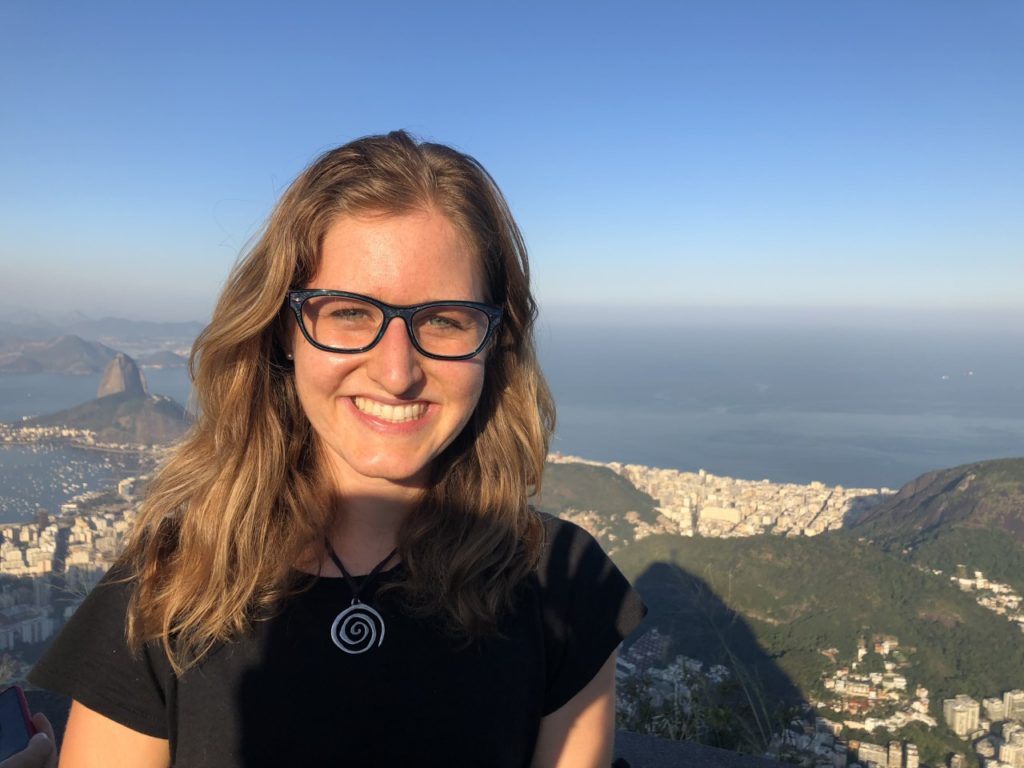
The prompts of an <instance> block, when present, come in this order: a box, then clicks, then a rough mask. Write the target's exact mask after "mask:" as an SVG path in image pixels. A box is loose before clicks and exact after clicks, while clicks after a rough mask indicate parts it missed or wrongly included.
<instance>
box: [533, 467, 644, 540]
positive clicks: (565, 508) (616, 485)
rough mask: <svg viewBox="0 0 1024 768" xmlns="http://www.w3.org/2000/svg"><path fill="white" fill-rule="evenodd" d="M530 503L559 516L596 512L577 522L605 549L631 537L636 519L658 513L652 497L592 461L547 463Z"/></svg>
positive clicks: (638, 521) (632, 536) (639, 521)
mask: <svg viewBox="0 0 1024 768" xmlns="http://www.w3.org/2000/svg"><path fill="white" fill-rule="evenodd" d="M533 504H534V506H536V507H537V508H538V509H540V510H542V511H544V512H548V513H550V514H552V515H558V516H561V517H570V518H572V517H574V516H575V515H576V514H578V513H584V512H593V513H596V514H595V515H594V516H593V517H594V519H593V520H590V521H582V520H577V522H581V523H583V524H585V527H587V528H588V529H590V530H591V532H592V533H593V534H594V535H595V536H596V537H597V539H598V541H600V542H601V544H602V545H603V546H604V547H605V549H606V550H607V551H608V552H614V551H616V550H618V549H619V548H621V547H622V546H623V544H624V543H626V542H630V541H632V540H633V538H634V536H635V531H636V528H635V526H636V524H637V523H641V522H645V523H653V522H654V521H655V520H657V517H658V512H657V510H656V509H655V507H656V502H655V501H654V499H652V498H651V497H650V496H648V495H647V494H646V493H643V492H642V491H639V490H637V488H636V487H635V486H634V485H633V484H632V483H631V482H629V480H627V479H626V478H624V477H622V476H621V475H618V474H616V473H615V472H613V471H612V470H610V469H609V468H608V467H600V466H594V465H591V464H558V463H549V464H548V465H547V466H546V468H545V469H544V484H543V487H542V488H541V494H540V495H539V496H537V497H535V498H534V499H533ZM598 521H599V524H598Z"/></svg>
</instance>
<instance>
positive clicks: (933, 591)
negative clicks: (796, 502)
mask: <svg viewBox="0 0 1024 768" xmlns="http://www.w3.org/2000/svg"><path fill="white" fill-rule="evenodd" d="M615 560H616V562H617V563H618V565H619V567H620V568H621V569H622V570H623V572H624V573H625V574H626V575H627V576H628V577H629V578H630V579H631V580H632V581H633V582H634V584H635V585H636V586H637V588H638V589H639V590H640V592H641V594H642V595H643V597H644V599H645V601H646V602H647V603H648V606H649V607H650V614H649V616H648V620H647V621H646V623H645V627H646V628H647V629H649V628H651V627H652V626H653V627H658V628H659V629H660V630H662V631H663V632H667V633H668V634H670V635H671V636H672V638H673V641H674V643H675V648H674V651H673V652H675V653H683V654H685V655H687V656H692V657H695V658H701V659H704V660H706V661H709V662H710V661H725V662H726V663H729V662H728V655H729V654H733V655H735V656H737V657H738V658H739V659H740V660H741V661H742V662H744V663H746V664H747V665H748V666H751V667H754V668H755V669H756V668H757V667H758V666H759V665H760V666H761V667H762V668H763V667H764V664H763V663H762V662H763V659H764V658H765V657H766V656H767V657H770V658H771V659H772V661H773V662H774V664H777V665H778V667H779V668H780V669H781V670H782V671H783V672H784V673H785V674H786V675H787V676H788V677H789V678H790V679H792V680H793V681H795V682H797V683H798V684H799V686H800V688H801V689H803V692H804V695H809V694H811V693H812V692H813V691H814V689H815V686H816V684H817V681H818V679H819V676H820V673H821V672H822V671H823V670H824V669H826V667H827V665H828V659H827V658H826V657H825V656H824V655H823V654H822V651H824V650H826V649H828V648H836V649H838V650H839V653H840V656H841V657H851V656H853V654H854V649H855V644H856V642H857V640H858V638H860V637H865V636H866V637H869V638H870V636H871V635H872V634H875V633H878V634H891V635H895V636H898V637H899V639H900V643H901V645H903V646H907V647H912V648H914V649H916V650H915V651H914V654H913V661H914V664H913V668H912V669H913V671H912V672H910V673H908V679H909V680H910V682H911V683H923V684H924V685H926V686H927V687H928V688H929V689H930V690H931V691H932V694H933V697H938V700H941V698H942V697H944V696H952V695H954V694H956V693H965V692H967V693H970V694H971V695H974V696H993V695H997V694H1000V693H1001V692H1002V691H1004V690H1007V689H1008V688H1013V687H1024V643H1022V642H1021V634H1020V631H1019V630H1018V629H1017V628H1016V626H1015V625H1013V624H1011V623H1010V622H1008V621H1007V620H1006V618H1005V617H1003V616H998V615H995V614H993V613H991V612H989V611H987V610H986V609H984V608H982V607H981V606H979V605H978V604H977V603H976V602H975V601H974V599H973V597H972V596H970V595H968V594H965V593H962V592H960V591H959V590H957V589H955V588H953V587H951V585H950V583H949V579H948V578H946V577H943V576H937V575H935V574H932V573H930V572H927V571H924V570H922V569H920V568H916V567H915V566H914V565H912V564H911V563H908V562H906V561H904V560H902V559H900V558H896V557H893V556H891V555H888V554H886V553H884V552H882V551H881V550H879V549H878V548H877V547H875V546H873V545H871V544H870V543H869V542H866V541H857V540H856V539H850V538H849V537H845V536H838V535H833V534H825V535H822V536H817V537H814V538H786V537H781V536H770V535H767V536H755V537H747V538H731V539H712V538H701V537H679V536H668V535H664V536H652V537H649V538H645V539H642V540H641V541H638V542H635V543H634V544H632V545H630V546H628V547H626V548H624V549H623V550H622V551H620V552H619V553H618V554H617V555H616V556H615ZM726 649H728V650H726ZM730 666H735V665H734V664H730ZM765 682H766V683H768V682H776V683H777V681H765ZM773 687H774V686H773Z"/></svg>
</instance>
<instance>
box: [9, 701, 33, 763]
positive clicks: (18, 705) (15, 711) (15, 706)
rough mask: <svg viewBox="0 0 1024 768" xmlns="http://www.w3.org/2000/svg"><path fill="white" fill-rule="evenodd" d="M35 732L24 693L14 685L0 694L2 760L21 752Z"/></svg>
mask: <svg viewBox="0 0 1024 768" xmlns="http://www.w3.org/2000/svg"><path fill="white" fill-rule="evenodd" d="M35 732H36V729H35V726H34V725H32V716H31V715H30V714H29V712H28V702H27V701H25V693H24V691H22V690H21V688H20V687H19V686H17V685H12V686H11V687H10V688H8V689H7V690H5V691H4V692H3V693H0V760H6V759H7V758H8V757H10V756H11V755H14V754H17V753H18V752H21V750H23V749H24V748H25V747H27V746H28V740H29V739H31V738H32V737H33V736H34V735H35Z"/></svg>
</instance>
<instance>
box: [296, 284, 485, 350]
mask: <svg viewBox="0 0 1024 768" xmlns="http://www.w3.org/2000/svg"><path fill="white" fill-rule="evenodd" d="M396 319H398V318H396ZM302 320H303V323H305V326H306V330H307V331H308V332H309V334H310V336H312V337H313V339H314V340H315V341H316V343H317V344H321V345H323V346H325V347H330V348H332V349H337V350H339V351H345V350H355V349H362V348H363V347H367V346H369V345H370V344H372V343H373V340H374V339H376V338H377V334H378V333H379V332H380V328H381V325H382V324H383V322H384V313H383V312H382V311H381V310H380V308H379V307H376V306H374V305H373V304H370V303H369V302H366V301H360V300H359V299H351V298H345V297H341V296H313V297H311V298H309V299H307V300H306V301H305V302H304V303H303V305H302ZM399 322H401V321H400V320H399ZM411 325H412V331H413V333H414V334H415V336H416V342H417V343H418V344H419V345H420V347H421V348H422V349H423V351H424V352H428V353H429V354H432V355H440V356H443V357H460V356H462V355H470V354H473V353H474V352H476V351H477V350H478V349H479V348H480V345H481V344H482V343H483V340H484V337H485V336H486V335H487V325H488V318H487V314H486V313H485V312H482V311H481V310H479V309H474V308H473V307H460V306H457V305H449V304H441V305H437V306H432V307H424V308H423V309H421V310H419V311H418V312H416V313H415V314H414V315H413V316H412V323H411Z"/></svg>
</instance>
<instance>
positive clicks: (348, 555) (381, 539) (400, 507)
mask: <svg viewBox="0 0 1024 768" xmlns="http://www.w3.org/2000/svg"><path fill="white" fill-rule="evenodd" d="M412 509H413V504H411V503H409V502H408V501H405V500H396V499H380V498H374V499H370V498H365V497H363V498H356V499H344V500H339V503H338V504H337V505H336V508H335V511H334V523H333V525H332V526H331V531H330V535H329V539H328V540H329V542H330V545H331V547H333V549H334V552H335V554H336V555H337V556H338V558H339V559H340V560H341V562H342V564H343V565H344V566H345V570H347V571H348V572H349V573H350V574H352V575H353V576H361V575H364V574H367V573H369V572H370V571H371V570H373V567H374V566H375V565H377V563H379V562H380V561H381V560H383V559H384V558H385V557H387V555H388V553H389V552H391V550H393V549H395V547H397V546H398V533H399V531H400V530H401V527H402V523H403V522H404V521H405V519H406V517H408V516H409V514H411V512H412ZM397 559H398V556H397V555H396V556H395V558H394V559H393V560H392V563H394V562H397ZM327 562H328V564H326V568H327V569H328V571H329V574H330V575H334V574H333V571H334V570H335V568H334V565H333V563H330V562H329V558H328V559H327Z"/></svg>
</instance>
